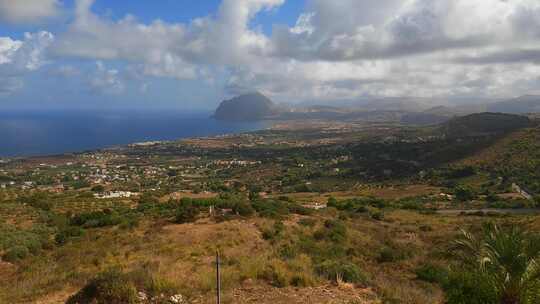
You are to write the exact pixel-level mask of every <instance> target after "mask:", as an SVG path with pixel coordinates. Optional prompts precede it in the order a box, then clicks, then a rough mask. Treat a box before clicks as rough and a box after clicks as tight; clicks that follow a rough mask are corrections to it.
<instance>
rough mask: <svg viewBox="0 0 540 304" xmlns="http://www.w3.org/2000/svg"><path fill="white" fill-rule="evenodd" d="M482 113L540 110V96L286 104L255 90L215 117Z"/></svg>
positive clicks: (418, 117) (426, 118) (424, 117)
mask: <svg viewBox="0 0 540 304" xmlns="http://www.w3.org/2000/svg"><path fill="white" fill-rule="evenodd" d="M481 112H494V113H508V114H527V113H540V96H537V95H526V96H522V97H518V98H515V99H511V100H505V101H497V102H491V103H478V102H471V103H469V104H467V103H465V102H462V103H460V104H459V105H450V104H449V103H448V102H445V101H440V100H438V101H435V100H431V99H428V98H412V97H404V98H397V97H396V98H378V99H371V100H360V101H358V102H355V103H353V102H349V103H343V102H338V103H337V104H336V105H317V104H314V105H309V104H303V105H301V106H284V105H277V104H275V103H274V102H273V101H272V100H270V99H269V98H268V97H266V96H264V95H263V94H261V93H259V92H254V93H249V94H244V95H240V96H238V97H235V98H232V99H229V100H225V101H223V102H222V103H221V104H220V105H219V107H218V108H217V109H216V112H215V114H214V118H216V119H219V120H227V121H257V120H264V119H273V120H293V119H330V120H335V119H339V120H357V121H388V122H399V123H404V124H418V125H429V124H438V123H441V122H445V121H448V120H450V119H451V118H452V117H456V116H464V115H468V114H473V113H481Z"/></svg>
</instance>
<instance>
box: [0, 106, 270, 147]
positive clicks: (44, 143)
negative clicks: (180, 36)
mask: <svg viewBox="0 0 540 304" xmlns="http://www.w3.org/2000/svg"><path fill="white" fill-rule="evenodd" d="M211 114H212V113H210V112H204V111H200V112H186V111H180V110H39V111H37V110H32V111H28V110H25V111H22V110H17V111H14V110H13V111H0V157H16V156H43V155H55V154H63V153H70V152H83V151H89V150H96V149H100V148H107V147H112V146H118V145H125V144H130V143H136V142H146V141H165V140H177V139H182V138H189V137H202V136H215V135H222V134H236V133H242V132H247V131H255V130H262V129H265V128H267V127H268V125H267V123H266V122H224V121H217V120H215V119H212V118H210V116H211Z"/></svg>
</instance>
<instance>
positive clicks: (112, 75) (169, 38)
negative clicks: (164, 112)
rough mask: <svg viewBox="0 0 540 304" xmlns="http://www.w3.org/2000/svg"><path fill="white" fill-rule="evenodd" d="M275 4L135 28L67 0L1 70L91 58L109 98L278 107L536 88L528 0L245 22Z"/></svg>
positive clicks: (406, 3)
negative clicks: (60, 15) (131, 91)
mask: <svg viewBox="0 0 540 304" xmlns="http://www.w3.org/2000/svg"><path fill="white" fill-rule="evenodd" d="M33 1H34V0H33ZM288 1H294V0H288ZM2 2H4V1H3V0H0V3H2ZM44 2H47V1H44ZM49 2H51V3H55V6H56V7H57V6H58V3H57V1H49ZM284 2H285V0H223V1H222V3H221V5H220V6H219V9H218V11H217V12H215V13H213V14H209V15H208V16H203V17H200V18H195V19H193V20H191V21H189V22H187V23H169V22H165V21H161V20H159V19H158V20H155V21H153V22H149V23H143V22H141V21H140V20H138V19H137V17H136V16H132V15H126V16H125V17H123V18H121V19H111V18H108V17H106V16H101V15H98V14H96V13H95V12H94V11H92V6H93V3H94V0H76V2H75V11H74V17H73V21H72V23H71V24H69V25H68V26H67V28H66V29H65V31H63V32H62V33H60V34H58V35H57V37H54V36H52V34H50V33H49V35H48V34H39V35H38V34H28V35H29V36H28V37H25V39H24V41H16V40H12V39H9V38H4V39H3V40H2V38H0V66H2V65H10V66H11V67H12V68H15V67H18V69H22V70H27V71H30V70H35V69H38V68H39V67H40V66H41V65H43V64H44V63H46V62H47V60H46V58H47V56H46V54H47V52H48V51H50V52H52V53H53V54H54V55H55V58H56V60H59V61H61V60H62V59H64V58H66V57H68V58H83V59H87V60H89V61H90V62H95V61H97V62H98V64H96V66H95V73H93V74H91V76H92V77H90V78H89V80H88V81H87V84H88V86H89V87H90V88H91V89H92V90H94V91H100V92H109V93H115V94H119V93H122V92H125V88H126V86H127V83H128V82H129V81H133V80H136V81H138V82H140V83H143V84H144V83H146V80H145V79H144V78H145V77H169V78H174V79H178V80H185V79H200V80H205V81H206V82H207V83H219V84H220V85H223V87H224V93H225V94H238V93H241V92H246V91H252V90H261V91H263V92H264V93H266V94H268V95H270V96H272V97H274V98H276V99H277V100H280V101H302V100H330V99H339V100H343V99H355V98H359V97H365V96H419V97H433V96H488V97H490V96H497V97H501V96H511V95H518V94H524V93H527V92H530V91H535V90H538V87H537V86H538V85H539V81H538V78H539V76H540V71H539V69H538V64H539V63H540V51H539V50H540V2H539V1H538V0H512V1H508V0H474V1H471V0H437V1H433V0H379V1H358V0H340V1H328V0H307V2H306V6H305V11H304V12H303V13H302V14H301V15H300V16H298V18H297V21H296V22H295V24H294V25H293V26H288V25H274V26H273V27H272V31H271V33H265V32H263V31H262V30H260V29H259V28H258V27H257V25H255V26H254V25H253V20H254V17H255V16H256V15H257V14H259V13H261V12H264V11H268V10H273V9H277V8H279V7H280V6H281V5H282V4H283V3H284ZM0 5H1V4H0ZM109 62H111V63H112V62H114V67H115V68H108V67H107V66H109ZM2 63H3V64H2ZM124 69H125V70H124ZM66 72H68V71H66ZM216 80H217V81H216Z"/></svg>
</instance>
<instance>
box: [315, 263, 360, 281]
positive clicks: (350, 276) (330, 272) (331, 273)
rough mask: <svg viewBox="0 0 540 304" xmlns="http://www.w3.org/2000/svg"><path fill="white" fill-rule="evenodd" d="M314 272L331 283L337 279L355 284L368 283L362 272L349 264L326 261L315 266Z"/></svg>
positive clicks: (354, 265)
mask: <svg viewBox="0 0 540 304" xmlns="http://www.w3.org/2000/svg"><path fill="white" fill-rule="evenodd" d="M316 270H317V273H318V274H319V275H320V276H322V277H324V278H326V279H328V280H332V281H336V280H337V278H338V277H339V278H341V279H342V280H343V281H345V282H349V283H355V284H366V283H367V281H368V279H367V276H366V275H365V274H364V273H363V272H362V270H361V269H360V268H359V267H358V266H357V265H356V264H353V263H351V262H345V261H343V262H340V261H335V260H327V261H324V262H322V263H321V264H319V265H317V267H316Z"/></svg>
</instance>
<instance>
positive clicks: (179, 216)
mask: <svg viewBox="0 0 540 304" xmlns="http://www.w3.org/2000/svg"><path fill="white" fill-rule="evenodd" d="M199 212H200V210H199V208H198V207H197V206H195V205H193V203H192V202H191V201H186V202H183V203H182V204H181V205H180V207H178V209H177V210H176V219H175V221H176V223H178V224H184V223H192V222H195V221H196V220H197V216H198V215H199Z"/></svg>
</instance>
